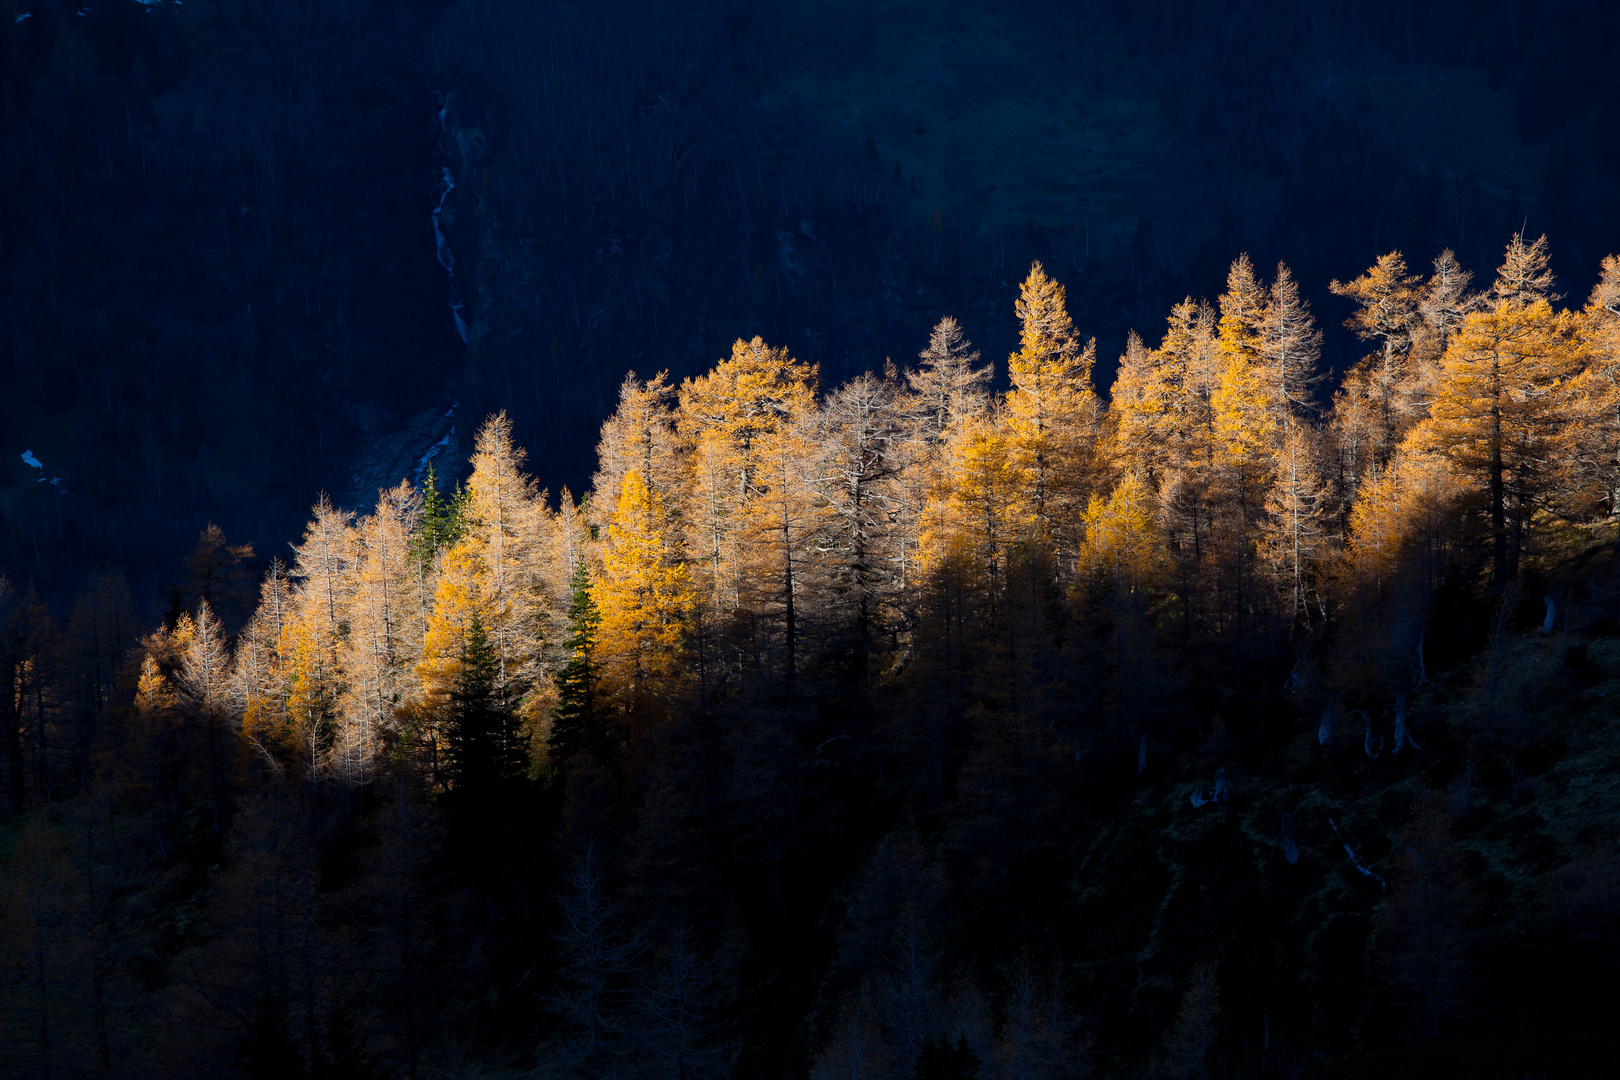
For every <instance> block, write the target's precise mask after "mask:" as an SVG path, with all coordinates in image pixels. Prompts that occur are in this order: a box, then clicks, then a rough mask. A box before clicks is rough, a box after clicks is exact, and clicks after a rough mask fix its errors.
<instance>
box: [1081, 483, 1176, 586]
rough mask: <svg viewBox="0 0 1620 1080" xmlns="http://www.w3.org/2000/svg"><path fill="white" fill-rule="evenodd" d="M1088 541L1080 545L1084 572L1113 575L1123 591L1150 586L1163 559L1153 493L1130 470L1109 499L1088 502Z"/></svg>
mask: <svg viewBox="0 0 1620 1080" xmlns="http://www.w3.org/2000/svg"><path fill="white" fill-rule="evenodd" d="M1084 521H1085V528H1086V539H1085V542H1084V543H1083V544H1081V546H1080V567H1081V569H1082V571H1085V572H1088V573H1091V574H1095V575H1101V576H1103V577H1105V578H1107V579H1109V580H1110V581H1111V582H1112V583H1113V585H1114V587H1115V588H1116V589H1118V590H1119V591H1120V592H1121V593H1134V592H1136V591H1137V590H1138V589H1140V588H1143V587H1145V586H1147V585H1148V584H1149V583H1150V582H1151V580H1152V578H1153V576H1154V574H1155V573H1156V571H1157V570H1158V568H1159V567H1160V565H1161V563H1162V561H1163V550H1162V546H1161V544H1160V542H1159V536H1158V530H1157V529H1156V528H1155V526H1154V521H1153V503H1152V492H1150V491H1149V490H1148V486H1147V484H1146V483H1144V482H1143V480H1142V478H1141V477H1140V476H1138V475H1137V474H1136V473H1129V474H1127V475H1126V477H1125V478H1124V479H1123V480H1121V481H1120V482H1119V483H1118V484H1117V485H1115V487H1114V490H1113V491H1112V492H1110V493H1109V494H1108V496H1107V497H1106V498H1104V497H1103V496H1101V495H1093V496H1092V497H1091V501H1090V502H1089V503H1088V504H1087V505H1086V513H1085V518H1084Z"/></svg>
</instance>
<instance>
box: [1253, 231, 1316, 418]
mask: <svg viewBox="0 0 1620 1080" xmlns="http://www.w3.org/2000/svg"><path fill="white" fill-rule="evenodd" d="M1255 350H1256V366H1257V368H1258V370H1259V371H1260V372H1261V378H1262V379H1263V381H1264V382H1265V384H1266V393H1267V396H1268V397H1269V399H1270V401H1271V407H1272V409H1273V410H1274V411H1275V413H1276V422H1275V429H1276V430H1277V431H1278V432H1279V437H1278V440H1277V444H1276V445H1277V447H1278V448H1279V449H1280V448H1281V446H1282V434H1283V433H1286V432H1289V431H1292V430H1293V428H1294V426H1295V425H1296V424H1297V423H1298V422H1299V421H1300V420H1301V419H1302V418H1303V417H1305V416H1307V415H1309V414H1310V413H1311V412H1312V411H1313V410H1314V408H1315V389H1316V385H1317V384H1318V383H1320V382H1321V381H1322V372H1321V371H1320V370H1319V369H1318V367H1317V362H1318V361H1319V360H1320V359H1321V357H1322V331H1320V330H1318V329H1317V327H1316V319H1315V318H1314V317H1313V316H1312V315H1311V306H1310V304H1309V303H1308V302H1306V301H1305V300H1304V299H1303V298H1302V297H1301V296H1300V295H1299V283H1298V282H1296V281H1295V280H1294V275H1293V271H1291V270H1289V269H1288V267H1287V265H1286V264H1284V263H1278V264H1277V276H1276V277H1275V278H1273V279H1272V282H1271V289H1270V291H1269V293H1268V295H1267V297H1266V306H1265V311H1264V315H1263V317H1262V319H1261V323H1260V330H1259V341H1258V342H1257V344H1256V347H1255Z"/></svg>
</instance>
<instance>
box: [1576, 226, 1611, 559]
mask: <svg viewBox="0 0 1620 1080" xmlns="http://www.w3.org/2000/svg"><path fill="white" fill-rule="evenodd" d="M1580 319H1581V327H1580V334H1581V337H1582V339H1583V341H1584V344H1585V347H1586V353H1587V362H1586V364H1585V370H1584V371H1583V372H1582V373H1581V375H1580V376H1579V377H1578V378H1577V379H1576V380H1575V382H1574V384H1573V385H1572V386H1571V399H1572V400H1571V404H1572V415H1573V422H1572V423H1571V425H1570V428H1569V431H1568V434H1567V443H1568V446H1569V449H1570V452H1571V464H1572V466H1573V470H1572V471H1573V473H1574V479H1575V481H1576V494H1577V502H1578V503H1585V504H1586V512H1587V515H1591V514H1593V513H1600V514H1601V515H1602V516H1613V515H1614V514H1616V513H1617V512H1620V257H1616V256H1614V255H1609V256H1606V257H1605V258H1604V259H1603V263H1602V267H1601V268H1600V272H1599V277H1598V282H1597V284H1596V285H1594V286H1593V287H1592V295H1591V296H1590V297H1589V298H1588V299H1587V302H1586V307H1585V308H1584V309H1583V310H1582V312H1581V316H1580ZM1616 543H1617V544H1620V533H1617V534H1616Z"/></svg>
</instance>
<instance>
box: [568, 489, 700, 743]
mask: <svg viewBox="0 0 1620 1080" xmlns="http://www.w3.org/2000/svg"><path fill="white" fill-rule="evenodd" d="M663 502H664V500H663V497H662V496H661V495H660V494H659V493H658V491H657V490H655V489H654V488H652V487H651V486H649V485H648V484H647V482H646V480H645V479H644V478H643V476H642V472H641V470H640V469H639V468H635V467H632V468H631V469H629V470H628V471H626V472H625V474H624V477H623V479H622V480H621V481H620V485H619V499H618V505H617V506H616V507H614V510H613V513H612V516H611V517H609V519H608V523H607V542H606V544H605V545H604V546H603V549H602V579H601V582H600V583H599V584H598V585H597V586H596V588H595V589H594V590H593V592H594V594H595V597H596V603H597V604H598V606H599V607H600V609H601V624H600V628H599V630H598V631H597V652H598V655H599V656H600V663H601V670H602V674H603V676H604V678H605V679H606V680H607V681H608V682H609V683H610V684H611V685H613V686H615V687H616V688H618V689H619V691H620V693H621V695H622V701H623V703H624V705H625V707H626V708H627V710H628V711H629V712H630V713H631V714H632V720H633V721H634V719H635V718H637V717H645V716H647V715H648V714H649V712H650V711H651V710H652V709H654V708H655V707H657V706H658V705H659V703H661V702H667V700H668V697H669V695H670V694H671V693H672V692H673V691H674V690H675V688H676V686H677V684H678V680H679V677H680V674H681V669H682V660H683V658H682V655H681V654H682V646H683V644H684V640H683V639H684V637H685V635H686V632H687V629H688V627H687V623H688V620H689V618H690V617H691V613H692V608H693V595H692V583H691V579H690V577H689V575H688V574H687V570H686V563H685V560H684V559H683V558H682V557H681V550H680V535H679V533H678V532H677V531H676V529H675V527H674V526H673V523H672V522H671V521H670V519H669V515H668V513H667V512H666V511H665V509H664V505H663Z"/></svg>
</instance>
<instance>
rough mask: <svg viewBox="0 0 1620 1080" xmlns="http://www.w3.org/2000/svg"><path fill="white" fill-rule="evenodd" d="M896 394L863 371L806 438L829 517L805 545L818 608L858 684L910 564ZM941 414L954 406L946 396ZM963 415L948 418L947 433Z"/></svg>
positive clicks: (892, 385)
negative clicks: (845, 650)
mask: <svg viewBox="0 0 1620 1080" xmlns="http://www.w3.org/2000/svg"><path fill="white" fill-rule="evenodd" d="M936 337H938V331H937V330H936ZM925 355H926V354H925ZM970 385H972V384H971V383H970ZM899 396H900V395H899V387H898V386H897V385H896V380H895V379H894V378H892V377H890V378H885V377H879V376H877V375H874V374H872V373H871V372H866V373H865V374H863V375H860V376H857V377H856V378H854V379H851V380H850V381H849V382H847V383H845V384H844V385H843V386H841V387H839V388H838V389H837V390H836V391H834V392H833V393H832V394H831V395H830V396H829V397H828V399H827V401H826V403H825V404H824V406H823V407H822V409H821V412H820V413H819V415H818V416H817V418H816V420H817V422H816V424H815V426H814V430H813V431H812V432H811V433H810V435H811V438H812V439H813V440H814V443H815V450H816V453H817V456H816V465H817V471H816V474H815V477H814V491H815V494H816V495H818V496H819V497H820V499H821V500H823V501H824V502H825V505H826V508H827V511H828V513H826V514H825V515H824V517H823V518H822V519H821V520H822V523H823V524H822V531H821V533H820V535H819V536H817V537H815V538H813V540H812V542H811V546H812V548H813V550H814V553H815V555H816V556H817V559H818V561H819V562H820V563H821V567H822V574H821V578H820V580H821V581H822V582H824V586H823V588H824V590H825V592H826V593H827V595H826V596H825V597H824V602H825V603H826V604H828V605H829V606H830V607H832V608H833V609H834V610H835V612H837V614H835V615H834V616H833V617H834V618H835V619H836V620H837V621H838V622H840V623H842V631H841V632H842V633H846V634H847V635H848V640H849V642H850V645H851V648H852V649H853V656H854V673H855V676H856V678H857V680H859V681H861V682H864V681H865V678H866V675H867V664H868V661H869V658H870V657H871V655H872V653H873V652H874V651H877V650H878V648H879V640H878V639H879V637H880V636H881V634H882V632H883V630H884V628H885V626H886V625H887V624H888V622H889V620H890V619H891V617H892V615H893V613H894V611H895V608H896V605H897V604H898V602H899V600H900V599H901V597H902V595H903V593H904V590H905V588H906V583H907V576H908V574H912V575H914V574H915V564H916V562H917V553H916V551H915V547H914V541H913V540H912V537H913V535H914V534H915V531H916V526H915V522H914V521H912V520H910V519H912V518H914V517H915V515H916V512H917V507H916V505H915V504H914V503H913V502H912V501H911V499H909V498H908V497H907V490H906V488H905V487H904V486H903V485H902V484H901V483H900V477H901V475H902V473H903V472H904V471H905V469H906V466H907V464H908V460H907V451H908V449H909V448H910V445H909V444H908V440H907V439H906V430H905V429H906V425H905V423H904V417H903V416H902V415H901V414H900V402H899ZM945 408H946V409H947V410H950V409H952V408H953V407H952V406H951V405H950V403H949V398H947V401H946V405H945ZM935 415H936V416H937V414H935ZM966 415H968V411H967V410H966V409H963V410H962V411H960V412H951V413H950V415H949V416H947V418H946V425H947V429H948V428H949V426H950V425H952V424H955V423H958V422H959V421H957V420H955V419H954V417H955V416H966ZM908 544H911V545H912V547H911V548H910V549H908ZM839 632H840V631H835V633H839Z"/></svg>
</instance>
